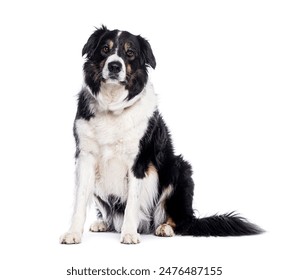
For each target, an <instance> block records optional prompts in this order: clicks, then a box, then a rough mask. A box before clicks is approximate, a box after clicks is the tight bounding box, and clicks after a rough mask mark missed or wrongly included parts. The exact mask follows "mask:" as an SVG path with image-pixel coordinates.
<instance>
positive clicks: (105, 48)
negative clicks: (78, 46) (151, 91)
mask: <svg viewBox="0 0 289 280" xmlns="http://www.w3.org/2000/svg"><path fill="white" fill-rule="evenodd" d="M82 55H86V62H85V63H84V67H83V69H84V76H85V83H86V84H87V86H88V87H89V88H90V90H91V92H92V94H94V95H97V94H98V93H99V91H100V89H101V86H103V85H105V86H110V85H111V86H112V87H113V86H114V85H122V86H123V87H124V88H125V90H126V91H127V92H128V95H127V97H126V99H127V100H130V99H132V98H133V97H135V96H136V95H138V94H139V93H140V92H141V91H142V90H143V88H144V86H145V85H146V83H147V79H148V74H147V67H149V66H150V67H152V68H155V66H156V61H155V58H154V55H153V52H152V49H151V46H150V44H149V43H148V41H147V40H145V39H144V38H142V37H141V36H135V35H132V34H131V33H129V32H127V31H119V30H112V31H111V30H108V29H107V28H106V27H105V26H102V27H101V28H100V29H97V30H96V31H95V32H94V33H93V34H92V35H91V36H90V37H89V39H88V41H87V43H86V44H85V45H84V47H83V50H82Z"/></svg>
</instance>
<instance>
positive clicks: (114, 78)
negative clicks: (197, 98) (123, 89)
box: [102, 73, 127, 85]
mask: <svg viewBox="0 0 289 280" xmlns="http://www.w3.org/2000/svg"><path fill="white" fill-rule="evenodd" d="M102 82H103V83H106V84H115V85H126V84H127V82H126V80H125V79H122V78H121V77H119V75H118V74H115V73H109V75H108V77H102Z"/></svg>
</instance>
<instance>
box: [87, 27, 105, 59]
mask: <svg viewBox="0 0 289 280" xmlns="http://www.w3.org/2000/svg"><path fill="white" fill-rule="evenodd" d="M107 31H108V29H107V28H106V26H104V25H102V26H101V28H97V29H96V31H94V33H93V34H92V35H91V36H90V37H89V38H88V41H87V43H86V44H85V45H84V47H83V49H82V56H84V55H85V54H86V57H87V58H91V57H92V56H93V55H94V52H95V51H96V49H97V47H98V44H99V42H100V40H101V38H102V37H103V35H104V34H105V33H106V32H107Z"/></svg>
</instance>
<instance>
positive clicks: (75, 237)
mask: <svg viewBox="0 0 289 280" xmlns="http://www.w3.org/2000/svg"><path fill="white" fill-rule="evenodd" d="M59 242H60V243H61V244H79V243H80V242H81V234H80V233H79V232H67V233H65V234H63V235H62V236H61V237H60V239H59Z"/></svg>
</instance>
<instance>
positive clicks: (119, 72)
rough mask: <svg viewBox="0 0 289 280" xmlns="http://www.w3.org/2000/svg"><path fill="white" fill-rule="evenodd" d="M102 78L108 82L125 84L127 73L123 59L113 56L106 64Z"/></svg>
mask: <svg viewBox="0 0 289 280" xmlns="http://www.w3.org/2000/svg"><path fill="white" fill-rule="evenodd" d="M102 77H103V79H104V80H105V81H106V82H112V83H115V82H124V81H125V78H126V73H125V65H124V61H123V59H122V58H121V57H119V56H118V55H116V54H113V55H111V56H110V57H109V58H108V59H107V60H106V62H105V65H104V67H103V70H102Z"/></svg>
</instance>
